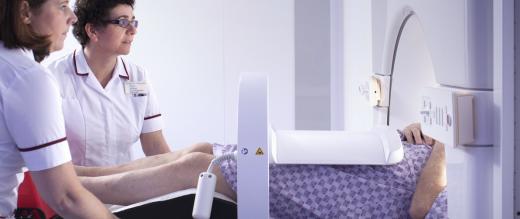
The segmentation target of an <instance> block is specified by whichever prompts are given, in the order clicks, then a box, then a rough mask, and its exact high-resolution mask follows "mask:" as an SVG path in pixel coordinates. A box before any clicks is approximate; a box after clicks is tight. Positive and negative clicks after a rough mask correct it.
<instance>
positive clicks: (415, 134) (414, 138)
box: [403, 123, 435, 146]
mask: <svg viewBox="0 0 520 219" xmlns="http://www.w3.org/2000/svg"><path fill="white" fill-rule="evenodd" d="M403 134H404V136H405V138H406V142H408V143H409V144H427V145H430V146H433V144H434V143H435V139H433V138H431V137H430V136H427V135H425V134H423V133H422V132H421V124H420V123H412V124H410V125H408V126H406V128H404V130H403Z"/></svg>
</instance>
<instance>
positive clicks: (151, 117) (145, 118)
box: [144, 113, 161, 120]
mask: <svg viewBox="0 0 520 219" xmlns="http://www.w3.org/2000/svg"><path fill="white" fill-rule="evenodd" d="M159 116H161V114H160V113H159V114H157V115H153V116H148V117H144V120H149V119H153V118H155V117H159Z"/></svg>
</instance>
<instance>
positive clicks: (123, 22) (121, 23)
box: [105, 18, 139, 28]
mask: <svg viewBox="0 0 520 219" xmlns="http://www.w3.org/2000/svg"><path fill="white" fill-rule="evenodd" d="M105 22H106V23H109V24H117V25H118V26H120V27H122V28H128V27H129V26H130V25H132V26H133V27H134V28H137V26H139V21H137V20H133V21H131V20H128V19H126V18H120V19H116V20H108V21H105Z"/></svg>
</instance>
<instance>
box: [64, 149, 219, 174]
mask: <svg viewBox="0 0 520 219" xmlns="http://www.w3.org/2000/svg"><path fill="white" fill-rule="evenodd" d="M193 152H201V153H206V154H213V146H212V145H211V144H209V143H198V144H194V145H191V146H189V147H187V148H184V149H181V150H177V151H173V152H170V153H165V154H159V155H155V156H150V157H144V158H141V159H138V160H135V161H132V162H130V163H126V164H121V165H117V166H110V167H83V166H75V167H74V168H75V170H76V173H77V174H78V176H106V175H112V174H117V173H123V172H127V171H131V170H138V169H145V168H150V167H155V166H160V165H163V164H167V163H170V162H173V161H176V160H178V159H179V158H181V157H183V156H185V155H187V154H189V153H193Z"/></svg>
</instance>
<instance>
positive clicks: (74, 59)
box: [72, 50, 88, 76]
mask: <svg viewBox="0 0 520 219" xmlns="http://www.w3.org/2000/svg"><path fill="white" fill-rule="evenodd" d="M72 60H73V61H74V70H76V74H77V75H79V76H87V75H88V72H87V73H79V72H78V65H77V64H76V50H74V54H73V55H72Z"/></svg>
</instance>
